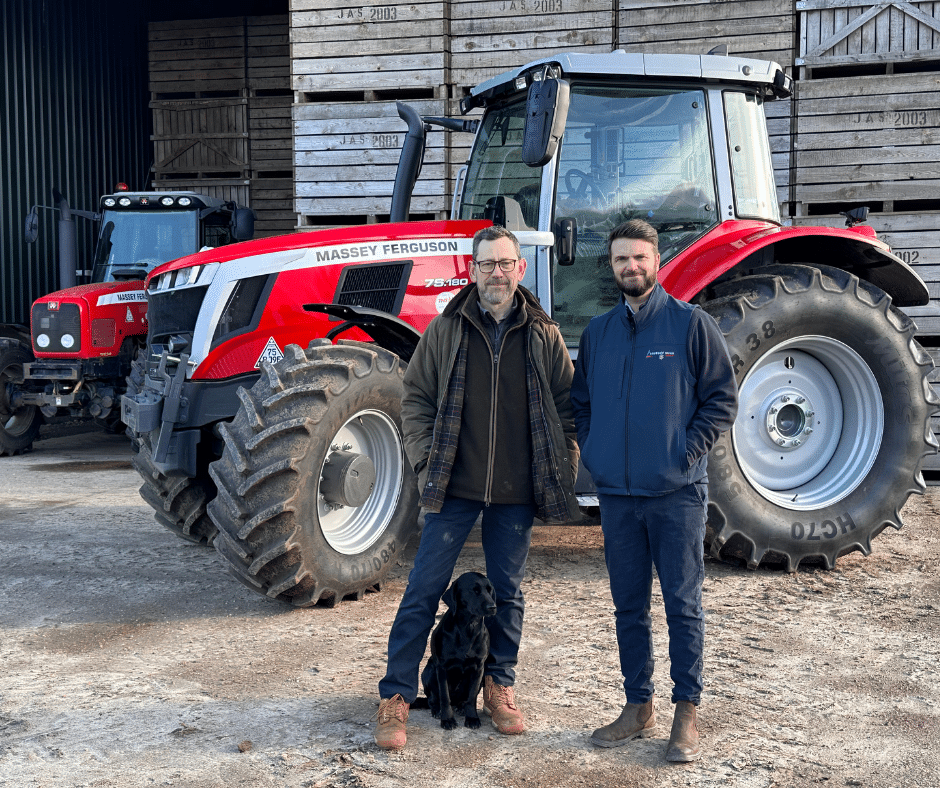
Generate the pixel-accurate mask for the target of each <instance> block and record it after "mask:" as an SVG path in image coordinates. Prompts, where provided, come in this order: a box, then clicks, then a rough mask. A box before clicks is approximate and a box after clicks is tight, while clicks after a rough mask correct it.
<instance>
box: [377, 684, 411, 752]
mask: <svg viewBox="0 0 940 788" xmlns="http://www.w3.org/2000/svg"><path fill="white" fill-rule="evenodd" d="M410 708H411V707H410V705H409V704H407V703H405V699H404V698H403V697H402V696H401V695H393V696H392V697H391V698H382V700H381V701H379V712H378V715H377V716H378V722H376V723H375V734H374V736H375V743H376V744H378V745H379V747H381V748H382V749H383V750H400V749H401V748H402V747H404V746H405V744H406V743H407V741H408V734H407V733H406V732H405V723H406V722H408V710H409V709H410Z"/></svg>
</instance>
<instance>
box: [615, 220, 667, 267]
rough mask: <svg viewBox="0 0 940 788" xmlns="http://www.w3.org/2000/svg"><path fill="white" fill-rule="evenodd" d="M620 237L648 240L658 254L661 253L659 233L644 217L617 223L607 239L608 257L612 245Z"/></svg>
mask: <svg viewBox="0 0 940 788" xmlns="http://www.w3.org/2000/svg"><path fill="white" fill-rule="evenodd" d="M620 238H630V239H632V240H635V241H647V242H649V243H651V244H652V245H653V249H654V250H655V251H656V254H659V233H658V232H656V228H655V227H653V225H651V224H650V223H649V222H644V221H643V220H642V219H629V220H627V221H625V222H623V224H619V225H617V226H616V227H615V228H614V229H613V230H611V231H610V237H609V238H608V239H607V257H608V258H609V257H610V247H611V246H612V245H613V243H614V241H616V240H618V239H620Z"/></svg>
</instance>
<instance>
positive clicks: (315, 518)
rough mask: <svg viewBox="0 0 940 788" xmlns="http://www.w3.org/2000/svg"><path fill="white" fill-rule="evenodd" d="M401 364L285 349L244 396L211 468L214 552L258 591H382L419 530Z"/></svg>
mask: <svg viewBox="0 0 940 788" xmlns="http://www.w3.org/2000/svg"><path fill="white" fill-rule="evenodd" d="M403 372H404V364H403V363H402V362H401V361H400V360H399V358H398V356H396V355H394V354H393V353H390V352H389V351H387V350H384V349H382V348H380V347H376V346H374V345H369V344H365V343H359V342H344V341H341V342H340V343H339V344H336V345H333V344H332V343H331V342H330V341H329V340H326V339H318V340H314V341H313V342H312V343H311V344H310V346H309V347H308V348H307V349H306V350H304V349H303V348H301V347H299V346H297V345H289V346H288V348H287V349H286V351H285V357H284V359H283V360H282V361H280V362H278V363H277V364H275V365H268V364H265V365H264V366H263V368H262V375H261V379H260V380H259V381H258V382H257V383H256V384H255V385H254V386H253V387H252V388H251V389H250V390H246V389H240V390H239V397H240V399H241V407H240V408H239V410H238V413H237V414H236V416H235V419H234V421H232V422H231V424H226V425H224V426H223V427H222V437H223V440H224V442H225V450H224V452H223V455H222V458H221V459H220V460H218V461H217V462H214V463H213V464H212V465H211V467H210V472H211V474H212V478H213V479H214V481H215V483H216V486H217V487H218V495H217V497H216V498H215V500H213V501H212V502H211V503H210V504H209V514H210V516H211V517H212V519H213V521H214V522H215V524H216V525H217V526H218V528H219V535H218V537H217V538H216V541H215V546H216V549H217V550H218V552H219V554H220V555H221V556H222V558H223V560H224V562H225V563H226V564H227V565H228V567H229V569H230V570H231V571H232V573H233V574H234V575H235V577H237V578H238V579H239V580H241V581H242V582H243V583H245V585H247V586H248V587H249V588H252V589H253V590H255V591H257V592H259V593H262V594H265V595H267V596H269V597H272V598H277V599H280V600H282V601H285V602H289V603H290V604H293V605H295V606H298V607H305V606H309V605H314V604H316V603H317V602H319V601H323V602H324V603H326V604H330V603H335V602H336V601H338V600H341V599H342V598H343V597H345V596H348V595H355V596H357V597H360V598H361V596H362V595H363V593H365V591H366V590H368V589H370V588H376V587H377V586H378V585H379V584H380V583H381V581H382V580H383V579H384V577H385V575H386V574H387V573H388V571H389V569H390V568H391V567H392V565H393V563H394V561H395V559H396V558H397V557H398V556H399V555H400V554H401V552H402V550H403V548H404V547H405V545H406V544H407V542H408V540H409V538H410V537H411V535H412V533H414V531H415V530H416V528H417V522H418V491H417V484H416V481H415V476H414V473H413V471H412V469H411V467H410V464H409V463H408V462H407V460H406V459H405V453H404V448H403V445H402V437H401V396H402V375H403Z"/></svg>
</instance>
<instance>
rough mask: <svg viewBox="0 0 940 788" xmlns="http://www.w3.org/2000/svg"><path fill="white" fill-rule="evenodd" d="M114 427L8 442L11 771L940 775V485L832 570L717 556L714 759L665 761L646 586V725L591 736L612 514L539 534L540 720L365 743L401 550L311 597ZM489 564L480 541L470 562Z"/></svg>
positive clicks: (5, 620)
mask: <svg viewBox="0 0 940 788" xmlns="http://www.w3.org/2000/svg"><path fill="white" fill-rule="evenodd" d="M128 451H129V449H128V446H127V443H126V441H125V439H124V438H123V437H117V436H106V435H104V434H102V433H97V432H95V433H85V434H81V435H73V436H70V437H65V438H53V439H47V440H43V441H40V442H37V444H36V448H35V450H34V451H33V452H31V453H29V454H27V455H24V456H19V457H14V458H4V459H3V460H0V562H2V564H0V565H2V567H3V572H2V575H0V627H2V630H0V631H2V638H0V785H3V786H16V787H17V788H28V787H31V786H43V787H44V788H51V787H52V786H68V787H69V788H78V787H79V786H101V787H102V788H104V787H105V786H114V788H138V786H161V785H172V786H193V787H194V788H195V787H197V786H198V787H200V788H201V787H203V786H205V787H206V788H208V787H209V786H213V787H214V786H225V787H226V788H241V787H244V788H262V787H266V786H290V787H291V788H293V786H305V787H309V788H314V787H315V786H330V787H332V786H348V787H349V788H354V787H355V788H359V787H360V786H367V787H369V788H372V787H373V786H375V787H376V788H378V787H380V786H381V787H382V788H385V787H386V786H388V787H389V788H391V787H396V788H397V787H399V786H401V787H402V788H404V787H405V786H407V787H408V788H425V787H427V788H445V787H447V786H456V787H459V788H463V787H464V786H484V787H485V788H490V787H492V788H536V787H544V788H548V787H549V786H576V787H581V786H612V785H617V786H719V785H721V786H741V788H744V787H747V788H758V787H760V786H815V785H820V786H829V787H830V788H831V787H834V786H846V785H848V786H868V787H870V788H909V787H911V786H917V787H918V788H924V787H929V786H940V748H938V747H937V741H938V740H940V565H938V557H940V540H938V528H937V516H938V510H937V507H938V506H940V490H938V488H933V489H932V490H931V491H930V492H928V494H927V495H926V496H924V497H918V498H916V499H914V500H912V501H911V503H909V504H908V506H907V508H906V510H905V520H906V526H905V527H904V528H903V529H902V530H901V531H900V532H895V531H893V530H892V531H889V532H886V533H884V534H882V535H881V536H880V537H879V538H878V539H876V540H875V543H874V547H875V550H874V553H873V554H872V555H871V556H869V557H868V558H864V557H862V556H861V555H859V554H854V555H851V556H847V557H845V558H843V559H840V561H839V563H838V566H837V568H836V569H835V570H833V571H823V570H812V569H811V570H803V571H800V572H797V573H796V574H792V575H791V574H785V573H782V572H779V571H765V570H759V571H756V572H751V571H747V570H744V569H740V568H737V567H734V566H730V565H726V564H721V563H717V562H714V561H707V563H706V581H705V604H706V609H707V634H706V638H707V640H706V663H705V667H706V680H707V688H706V695H705V698H704V701H703V705H702V706H701V708H700V720H701V725H702V729H703V734H704V745H705V753H706V754H705V756H704V757H703V759H702V760H701V761H699V762H698V763H696V764H690V765H672V764H667V763H665V761H664V760H663V751H664V748H665V743H666V737H667V736H668V733H669V721H670V719H671V706H670V705H669V702H668V698H669V691H668V690H669V680H668V660H667V659H666V641H665V626H664V619H663V615H662V607H661V598H659V597H658V596H657V597H656V599H655V600H654V627H655V632H656V648H657V654H658V656H659V657H660V660H659V662H658V663H657V668H656V681H657V686H658V687H659V688H660V691H661V697H659V698H658V699H657V713H658V715H659V716H660V719H661V722H660V725H659V735H658V736H657V737H656V738H651V739H646V740H639V741H636V742H634V743H631V744H630V745H628V746H625V747H622V748H618V749H613V750H601V749H595V748H594V747H592V746H591V744H590V743H589V741H588V737H589V735H590V732H591V731H592V730H593V728H595V727H596V726H598V725H600V724H604V723H606V722H609V721H611V720H612V719H614V718H615V717H616V716H617V714H618V713H619V709H620V706H621V705H622V703H623V697H622V690H621V688H620V678H619V672H618V668H617V653H616V646H615V642H614V629H613V615H612V612H611V603H610V599H609V596H608V590H607V578H606V571H605V568H604V563H603V555H602V546H601V534H600V529H599V528H598V527H596V526H593V527H592V526H587V527H577V528H548V527H544V526H542V527H537V528H536V530H535V534H534V540H533V542H534V544H533V548H532V553H531V558H530V561H529V571H528V577H527V580H526V582H525V586H524V589H525V593H526V598H527V604H528V607H527V612H526V624H525V633H524V638H523V648H522V653H521V658H520V665H519V671H518V675H519V678H518V683H517V696H518V697H519V699H520V703H521V705H522V708H523V709H524V711H525V712H526V713H527V716H528V725H529V730H528V731H527V732H526V733H525V734H524V735H523V736H518V737H504V736H500V735H498V734H496V733H495V731H494V729H493V728H492V726H491V723H490V721H489V719H488V718H486V717H484V723H483V728H482V729H480V730H476V731H471V730H468V729H465V728H462V727H461V728H458V729H457V730H456V731H452V732H445V731H443V730H442V729H441V728H440V727H439V724H438V722H437V721H436V720H433V719H432V718H431V717H430V715H429V713H428V712H427V711H414V712H413V713H412V715H411V719H410V720H409V724H408V737H409V741H408V747H407V749H405V750H404V751H403V752H401V753H397V754H395V753H392V754H389V753H385V752H382V751H380V750H379V749H377V748H376V746H375V745H374V743H373V741H372V727H373V722H372V717H373V715H374V714H375V712H376V708H377V695H376V684H377V682H378V680H379V678H380V677H381V675H382V674H383V669H384V656H385V645H386V638H387V636H388V631H389V626H390V625H391V622H392V618H393V616H394V614H395V610H396V606H397V604H398V601H399V599H400V598H401V594H402V591H403V588H404V585H405V582H406V579H407V572H408V569H409V560H408V559H409V558H410V556H411V555H413V547H414V546H413V545H412V547H411V552H409V553H407V554H406V555H405V556H404V559H403V562H402V563H401V564H400V565H399V566H396V567H395V568H394V570H393V574H392V576H391V578H390V580H389V582H388V583H387V585H386V586H385V587H384V589H383V590H382V592H381V593H378V594H370V595H368V596H366V598H365V599H364V600H363V601H361V602H344V603H342V604H341V605H338V606H337V607H335V608H334V609H325V608H315V609H309V610H295V609H291V608H288V607H286V606H284V605H281V604H279V603H275V602H271V601H268V600H266V599H264V598H261V597H259V596H256V595H254V594H253V593H252V592H250V591H248V590H247V589H245V588H244V587H242V586H241V585H240V584H238V583H237V582H236V581H235V580H234V579H232V578H231V577H230V576H229V575H228V574H227V573H226V572H225V571H224V569H223V568H222V566H221V565H220V564H219V562H218V561H217V559H216V557H215V553H214V551H213V550H211V549H206V548H200V547H196V546H193V545H190V544H187V543H185V542H183V541H181V540H179V539H178V538H176V537H175V536H173V535H172V534H171V533H169V532H168V531H166V530H164V529H163V528H161V527H160V526H158V525H157V524H156V522H155V521H154V519H153V516H152V514H151V512H150V510H149V509H148V507H147V506H146V505H145V504H144V503H143V501H142V500H141V499H140V498H139V497H138V495H137V488H138V479H137V476H136V474H135V472H134V471H133V470H132V469H131V467H130V463H129V461H128ZM469 569H482V554H481V549H480V545H479V541H478V539H477V537H476V535H474V536H472V537H471V542H470V543H469V544H468V545H467V548H466V549H465V551H464V555H463V557H462V558H461V562H460V566H459V567H458V570H459V571H462V570H469Z"/></svg>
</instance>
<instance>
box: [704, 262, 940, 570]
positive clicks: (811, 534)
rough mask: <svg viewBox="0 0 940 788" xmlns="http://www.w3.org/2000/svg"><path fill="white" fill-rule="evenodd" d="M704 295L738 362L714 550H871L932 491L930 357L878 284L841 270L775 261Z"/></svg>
mask: <svg viewBox="0 0 940 788" xmlns="http://www.w3.org/2000/svg"><path fill="white" fill-rule="evenodd" d="M719 295H721V296H722V297H720V298H719V299H717V300H716V301H712V302H709V303H707V304H705V308H706V309H707V311H708V312H709V313H710V314H712V315H713V316H714V317H715V318H716V320H717V321H718V324H719V326H720V327H721V330H722V332H723V333H724V335H725V339H726V340H727V342H728V347H729V350H730V352H731V359H732V363H733V365H734V369H735V375H736V379H737V382H738V389H739V409H738V416H737V419H736V421H735V424H734V427H732V429H731V430H730V431H729V432H727V433H725V434H724V435H723V436H722V437H721V439H720V440H719V441H718V443H717V444H716V445H715V447H714V448H713V449H712V451H711V454H710V456H709V463H708V477H709V481H710V485H709V494H710V499H711V503H710V505H709V512H708V533H707V537H706V540H707V541H708V542H709V543H710V545H711V551H712V554H713V555H715V556H719V555H720V556H722V557H733V558H739V559H743V560H745V561H746V562H747V564H748V566H750V567H751V568H754V567H756V566H758V564H759V563H761V562H762V561H764V562H766V563H784V564H785V565H786V567H787V569H788V570H790V571H794V570H795V569H796V568H797V566H798V565H799V563H800V562H801V561H803V560H809V561H811V562H821V563H822V564H824V565H825V566H826V567H827V568H831V567H832V566H833V565H834V564H835V561H836V558H838V556H840V555H844V554H846V553H849V552H852V551H854V550H860V551H862V552H863V553H864V554H865V555H867V554H868V553H870V552H871V540H872V538H873V537H875V536H876V535H877V534H879V533H880V532H881V531H882V530H883V529H884V528H886V527H887V526H889V525H890V526H892V527H894V528H900V527H901V516H900V509H901V507H902V506H903V505H904V503H905V501H907V499H908V497H909V496H910V495H911V493H921V492H923V491H924V489H925V486H924V481H923V477H922V475H921V465H922V462H923V458H924V456H926V455H927V454H930V453H932V452H934V451H935V450H936V441H935V440H934V438H933V435H932V434H931V431H930V416H931V414H932V413H933V412H935V411H936V410H937V403H938V400H937V398H936V396H935V395H934V393H933V391H932V390H931V388H930V385H929V384H928V382H927V375H928V373H929V372H930V370H931V369H932V367H933V364H932V362H931V360H930V357H929V356H928V355H927V354H926V353H925V352H924V350H923V349H922V348H921V347H920V346H919V345H918V344H917V343H916V342H915V341H914V339H913V335H914V324H913V323H912V321H911V320H910V319H909V318H908V317H906V316H905V315H904V314H903V313H901V312H899V311H898V310H897V309H895V308H894V307H892V306H891V303H890V299H889V298H888V296H887V295H885V293H883V292H882V291H881V290H879V289H878V288H875V287H874V286H872V285H870V284H868V283H866V282H864V281H862V280H859V279H858V278H857V277H855V276H852V275H851V274H848V273H846V272H844V271H841V270H839V269H834V268H828V267H810V266H803V265H790V266H774V267H773V268H768V269H762V270H761V271H759V272H757V273H755V274H754V275H752V276H747V277H743V278H741V279H737V280H734V281H732V282H729V283H727V284H726V285H725V286H724V287H723V292H719Z"/></svg>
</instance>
